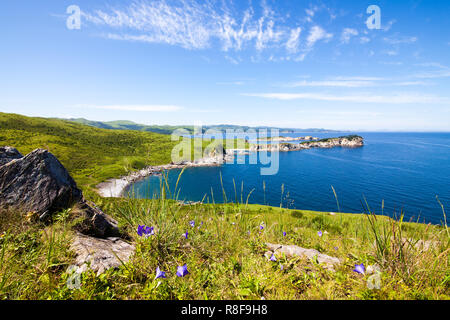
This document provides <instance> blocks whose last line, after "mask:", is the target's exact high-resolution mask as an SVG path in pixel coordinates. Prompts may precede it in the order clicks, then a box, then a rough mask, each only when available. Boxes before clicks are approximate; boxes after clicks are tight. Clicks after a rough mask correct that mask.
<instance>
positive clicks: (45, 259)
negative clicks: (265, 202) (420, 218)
mask: <svg viewBox="0 0 450 320" xmlns="http://www.w3.org/2000/svg"><path fill="white" fill-rule="evenodd" d="M164 194H165V193H163V197H162V198H161V199H154V200H139V199H102V200H101V203H99V204H100V205H101V206H102V208H103V209H104V210H105V211H106V212H108V213H109V214H111V215H113V216H114V217H115V218H116V219H118V220H119V222H120V225H121V227H122V228H123V229H124V230H126V231H128V232H129V234H130V235H131V237H132V241H133V242H135V244H136V252H135V254H134V256H133V257H132V259H131V260H130V261H129V262H127V263H124V264H123V265H122V266H121V267H120V268H119V269H118V270H109V271H107V272H106V273H104V274H102V275H99V276H97V275H96V274H95V273H93V272H90V271H89V272H85V273H83V274H82V275H81V286H80V288H79V289H69V288H68V287H67V284H66V282H67V280H68V277H69V274H67V273H66V272H65V271H66V270H67V268H68V266H69V265H70V264H71V261H72V257H73V256H72V253H71V252H70V248H69V243H70V238H71V236H72V231H70V230H71V229H70V226H71V212H70V210H69V211H65V212H62V213H60V214H58V215H57V216H56V217H55V219H54V222H53V224H51V225H47V226H42V225H39V224H38V223H36V222H33V221H32V220H30V222H27V218H26V216H25V217H20V218H19V217H18V216H17V215H14V214H15V213H9V214H11V215H13V216H14V217H15V219H13V218H10V219H2V220H1V224H0V235H1V240H0V297H1V298H7V299H261V298H263V297H264V298H265V299H448V298H450V296H449V294H448V293H449V289H450V268H449V250H450V249H449V237H448V234H447V230H446V229H445V228H444V227H440V226H432V225H421V224H414V223H403V222H401V221H395V220H392V219H390V218H388V217H384V216H377V217H375V216H366V215H354V214H336V215H334V216H331V215H329V213H321V212H312V211H300V210H288V209H281V208H272V207H265V206H260V205H245V204H239V203H237V204H220V205H219V204H203V205H200V204H199V205H192V206H186V205H181V204H180V203H178V202H177V201H174V200H170V199H165V197H164ZM139 225H145V226H148V227H153V233H154V234H153V235H149V236H145V235H143V236H139V235H138V233H137V228H138V226H139ZM388 230H393V232H394V233H395V237H396V236H397V235H398V232H401V236H402V238H405V239H415V241H418V240H422V241H429V243H432V245H430V247H429V248H428V249H427V250H423V249H421V248H420V247H416V246H415V245H414V243H413V242H411V243H410V244H407V243H405V244H404V245H403V246H402V247H401V249H400V250H399V248H398V243H397V242H396V240H395V237H394V238H393V240H392V241H390V240H389V239H391V237H392V234H391V233H390V232H391V231H388ZM186 232H187V237H186ZM384 232H386V234H384ZM319 234H320V235H321V236H319ZM380 234H382V235H383V236H384V238H385V239H386V243H385V244H384V247H382V248H384V250H385V251H383V250H381V252H382V254H381V255H380V250H379V248H378V246H377V243H378V242H377V241H380V240H379V239H380ZM377 239H378V240H377ZM411 241H412V240H411ZM266 242H270V243H282V244H295V245H299V246H302V247H305V248H314V249H317V250H318V251H320V252H322V253H325V254H328V255H331V256H335V257H338V258H339V259H340V260H341V261H342V264H341V265H340V266H338V267H337V268H336V270H335V272H333V271H328V270H326V269H324V268H322V266H320V265H317V264H316V263H311V262H308V261H305V260H302V259H299V258H290V259H287V258H285V257H278V258H277V260H276V261H271V260H269V257H267V256H265V255H264V254H265V252H266V249H265V243H266ZM411 244H413V245H411ZM356 264H363V265H364V266H365V268H366V270H367V269H369V266H376V267H377V268H379V270H380V273H376V274H377V275H378V276H379V284H380V287H379V289H370V288H369V287H368V280H369V279H370V277H371V276H373V275H370V274H359V273H356V272H354V271H353V270H354V268H355V265H356ZM183 265H186V266H187V270H188V272H189V273H188V274H187V275H185V276H184V277H179V276H177V275H176V273H177V268H178V267H180V266H183ZM157 268H160V270H161V271H163V272H165V276H166V278H156V270H157Z"/></svg>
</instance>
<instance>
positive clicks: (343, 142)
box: [96, 136, 364, 198]
mask: <svg viewBox="0 0 450 320" xmlns="http://www.w3.org/2000/svg"><path fill="white" fill-rule="evenodd" d="M363 145H364V142H363V138H362V137H359V136H346V137H339V138H328V139H323V140H319V141H311V142H306V143H301V144H290V143H284V144H266V145H260V144H256V145H252V146H250V148H249V149H227V150H223V154H219V155H216V154H217V153H215V152H214V153H212V154H214V156H213V155H212V156H210V157H205V158H202V159H200V160H197V161H194V162H192V161H184V162H180V163H171V164H164V165H158V166H148V167H146V168H144V169H141V170H139V171H134V172H131V173H130V174H128V175H126V176H122V177H120V178H117V179H109V180H107V181H104V182H101V183H99V184H98V185H97V186H96V191H97V193H98V194H99V195H100V196H102V197H106V198H121V197H123V196H124V195H125V193H126V191H127V190H128V187H129V186H130V185H131V184H133V183H135V182H137V181H139V180H142V179H145V178H146V177H149V176H152V175H160V174H161V173H162V172H163V171H168V170H173V169H183V168H189V167H209V166H221V165H223V164H224V163H226V162H227V161H228V160H231V159H232V158H233V157H234V156H235V155H245V154H249V153H251V152H261V151H284V152H286V151H299V150H305V149H310V148H333V147H347V148H354V147H361V146H363Z"/></svg>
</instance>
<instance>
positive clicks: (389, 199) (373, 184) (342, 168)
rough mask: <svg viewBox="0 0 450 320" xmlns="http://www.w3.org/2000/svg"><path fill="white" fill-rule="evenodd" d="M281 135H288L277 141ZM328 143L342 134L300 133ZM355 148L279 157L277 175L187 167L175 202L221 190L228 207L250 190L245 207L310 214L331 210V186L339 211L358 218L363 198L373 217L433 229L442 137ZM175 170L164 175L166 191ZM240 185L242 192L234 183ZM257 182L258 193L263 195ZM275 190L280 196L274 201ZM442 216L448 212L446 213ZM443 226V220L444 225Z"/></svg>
mask: <svg viewBox="0 0 450 320" xmlns="http://www.w3.org/2000/svg"><path fill="white" fill-rule="evenodd" d="M284 135H285V136H287V135H288V134H284ZM304 135H312V136H318V137H321V138H322V137H332V136H333V137H334V136H339V135H344V134H336V133H332V134H319V133H310V134H305V133H300V134H289V136H293V137H295V136H304ZM360 135H361V136H363V137H364V139H365V146H364V147H362V148H355V149H348V148H333V149H310V150H303V151H294V152H281V153H280V154H279V156H280V159H279V172H278V174H276V175H273V176H261V175H260V167H261V166H262V165H260V164H258V165H250V164H248V161H246V164H226V165H224V166H222V167H199V168H188V169H186V170H185V172H184V173H183V175H182V177H181V180H180V183H179V187H180V190H181V192H180V194H179V197H178V199H180V200H190V201H200V200H202V199H204V200H205V201H209V202H211V201H212V196H211V189H212V191H213V194H214V201H215V202H222V201H223V200H224V199H223V195H222V186H221V183H220V173H221V174H222V179H223V186H224V190H225V192H226V196H227V198H228V200H229V201H235V187H234V184H233V179H234V181H235V185H236V194H237V198H238V200H239V201H240V200H241V194H242V196H243V200H244V202H245V200H246V198H247V195H248V194H249V192H250V191H251V190H252V189H255V190H254V191H253V193H252V194H251V196H250V198H249V203H259V204H269V205H274V206H279V205H280V203H282V205H283V207H289V208H296V209H308V210H318V211H335V212H336V211H338V208H337V204H336V199H335V197H334V195H333V191H332V189H331V185H333V187H334V188H335V190H336V193H337V196H338V200H339V205H340V210H341V211H342V212H352V213H361V212H363V211H364V210H363V205H362V203H361V201H363V199H364V197H365V198H366V199H367V202H368V204H369V206H370V208H371V209H372V211H374V212H375V213H377V214H381V213H382V201H383V200H384V211H383V213H384V214H386V215H391V216H392V215H394V214H396V215H398V214H399V213H400V211H401V210H402V209H403V211H404V214H405V218H406V220H410V219H413V220H414V221H416V220H419V221H421V222H427V223H428V222H431V223H435V224H440V223H442V221H443V214H442V210H441V207H440V206H439V204H438V202H437V200H436V195H438V196H439V199H440V200H441V202H442V203H443V205H444V207H445V208H447V209H448V208H449V206H450V133H360ZM241 157H245V158H246V160H248V159H247V158H248V156H241ZM180 171H181V170H172V171H170V172H169V184H170V185H171V186H172V189H173V187H174V185H175V182H176V180H177V178H178V174H179V173H180ZM242 182H243V183H244V187H243V192H241V184H242ZM263 182H265V185H266V188H265V189H266V191H265V192H264V191H263ZM159 184H160V177H158V176H153V177H148V178H146V179H145V180H142V181H139V182H137V183H135V185H134V186H133V189H134V192H135V195H136V196H137V197H141V198H142V197H152V195H153V194H155V193H157V191H158V190H159ZM282 185H284V193H283V197H282ZM448 212H449V213H450V210H448ZM447 220H448V219H447Z"/></svg>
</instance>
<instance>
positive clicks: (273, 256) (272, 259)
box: [269, 253, 277, 261]
mask: <svg viewBox="0 0 450 320" xmlns="http://www.w3.org/2000/svg"><path fill="white" fill-rule="evenodd" d="M269 260H270V261H277V258H275V255H274V254H273V253H272V256H271V257H270V259H269Z"/></svg>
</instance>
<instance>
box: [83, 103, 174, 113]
mask: <svg viewBox="0 0 450 320" xmlns="http://www.w3.org/2000/svg"><path fill="white" fill-rule="evenodd" d="M77 107H81V108H88V109H102V110H119V111H140V112H175V111H180V110H181V109H183V107H179V106H173V105H78V106H77Z"/></svg>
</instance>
